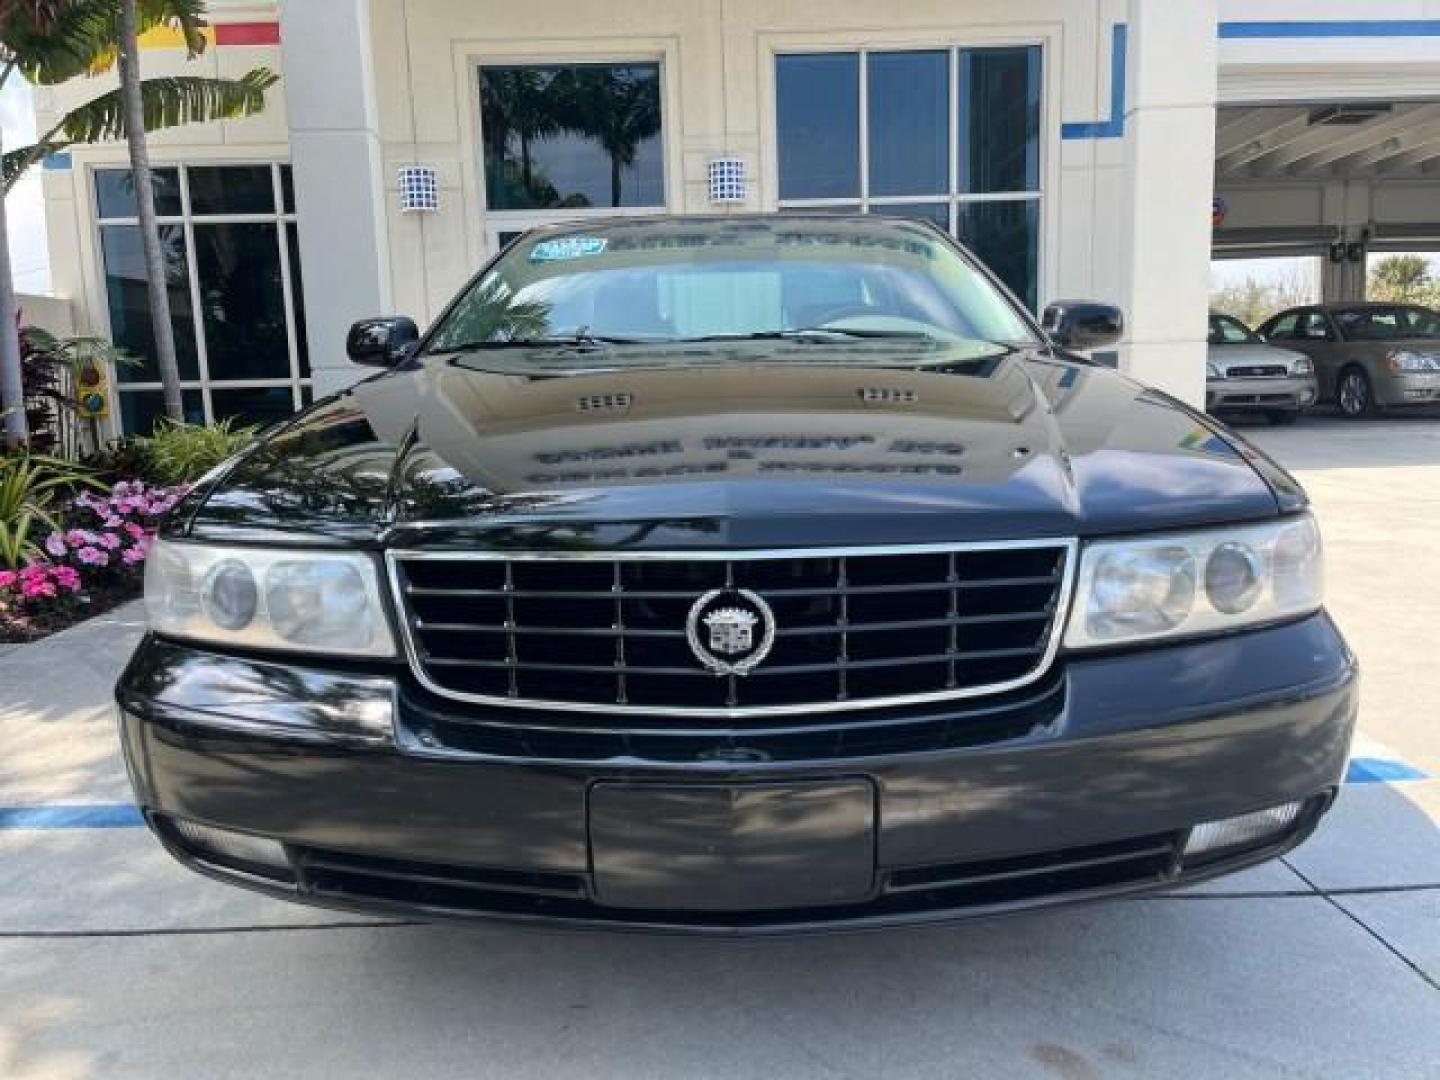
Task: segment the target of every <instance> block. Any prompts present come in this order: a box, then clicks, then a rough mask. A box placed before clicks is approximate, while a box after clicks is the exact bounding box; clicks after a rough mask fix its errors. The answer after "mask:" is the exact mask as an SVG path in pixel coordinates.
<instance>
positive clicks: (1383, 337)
mask: <svg viewBox="0 0 1440 1080" xmlns="http://www.w3.org/2000/svg"><path fill="white" fill-rule="evenodd" d="M1335 321H1336V322H1337V323H1339V324H1340V332H1341V333H1342V334H1344V335H1345V340H1346V341H1400V340H1403V339H1406V338H1440V315H1437V314H1436V313H1435V312H1433V311H1430V310H1429V309H1428V308H1422V307H1365V308H1348V309H1345V310H1342V311H1337V312H1336V313H1335Z"/></svg>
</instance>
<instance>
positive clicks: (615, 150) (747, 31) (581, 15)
mask: <svg viewBox="0 0 1440 1080" xmlns="http://www.w3.org/2000/svg"><path fill="white" fill-rule="evenodd" d="M210 7H211V14H212V18H213V21H214V23H215V24H216V26H215V45H214V47H213V48H211V49H210V50H209V52H208V53H207V54H206V55H205V57H204V58H203V59H202V60H200V61H198V62H197V64H198V65H199V68H198V69H200V70H206V71H209V72H219V73H225V74H238V73H240V72H243V71H245V70H248V69H250V68H253V67H257V66H265V67H270V68H272V69H273V70H275V71H277V72H279V73H280V74H281V75H282V81H281V83H280V84H279V85H278V86H277V87H276V89H275V90H274V91H272V101H271V104H270V107H269V109H268V110H267V112H266V113H265V115H263V116H260V117H256V118H252V119H248V120H244V121H240V122H234V123H223V124H216V125H210V126H207V127H197V128H189V129H182V130H178V131H174V132H167V133H161V134H158V135H156V136H154V137H153V139H152V155H153V157H154V160H155V161H156V162H157V163H158V164H160V165H161V166H163V168H162V169H161V172H160V174H159V175H160V180H161V183H160V187H159V191H160V202H161V207H160V212H161V214H162V222H163V223H164V226H163V232H164V239H165V243H166V245H167V248H168V250H169V251H170V252H171V254H172V264H171V265H172V269H173V285H172V305H173V308H174V311H175V318H176V321H177V337H178V338H179V340H180V350H181V354H182V356H181V360H182V374H183V375H184V377H185V379H186V384H185V385H186V388H187V405H188V407H189V408H190V409H191V410H192V411H193V413H194V415H195V416H196V417H200V416H207V417H208V416H221V415H229V414H239V415H243V416H247V417H270V416H274V415H279V414H284V413H288V412H289V411H291V410H292V409H293V408H295V407H297V406H299V405H301V404H302V403H304V402H305V401H307V400H309V399H310V398H311V397H312V396H313V395H314V394H317V393H324V392H328V391H330V390H333V389H335V388H337V387H340V386H343V385H346V384H348V383H350V382H352V381H353V380H354V379H355V378H356V377H357V376H358V375H359V374H360V372H359V371H358V370H357V369H354V368H352V367H351V366H350V365H348V364H347V362H346V360H345V358H344V353H343V341H344V334H345V330H346V328H347V327H348V325H349V323H350V322H351V321H352V320H353V319H356V318H359V317H362V316H368V315H374V314H389V313H398V314H408V315H411V316H413V317H414V318H415V319H416V320H417V321H418V322H420V323H421V324H422V325H423V324H424V323H425V322H426V321H427V320H429V319H431V318H433V317H434V316H435V315H436V314H437V313H438V312H439V311H440V309H441V307H442V306H443V305H444V304H445V302H446V301H447V299H448V298H449V297H450V296H451V295H452V293H453V292H454V291H455V290H456V289H457V288H458V287H459V286H460V285H461V284H462V283H463V282H464V281H465V280H466V279H467V278H468V277H470V276H471V275H472V274H473V273H474V272H475V271H476V270H477V269H478V268H479V267H480V265H481V264H482V263H483V262H484V260H485V259H486V258H487V257H488V256H489V255H490V254H492V253H493V252H494V251H495V250H496V249H497V246H498V245H499V244H501V243H503V242H504V241H505V240H506V239H507V238H508V237H509V236H510V235H512V234H514V233H516V232H518V231H521V230H523V229H526V228H528V227H531V226H533V225H536V224H539V223H541V222H547V221H555V220H566V219H574V218H579V217H585V216H591V215H606V214H613V213H647V212H661V211H671V212H687V213H707V214H708V213H734V212H739V211H760V210H774V209H777V208H781V207H785V206H835V207H849V208H863V209H866V210H868V211H870V212H874V213H902V214H911V215H920V216H925V217H930V218H933V219H934V220H936V221H937V222H939V223H941V224H942V225H944V226H945V227H946V228H949V229H951V230H953V231H954V232H955V233H956V234H957V235H959V236H960V237H961V238H962V239H963V240H964V241H966V242H967V243H968V244H970V245H971V246H972V247H973V248H974V249H975V250H976V251H977V252H978V253H979V254H980V255H981V256H982V257H984V258H985V259H986V260H987V261H989V262H990V263H991V265H992V266H994V267H995V268H996V270H997V271H998V272H999V273H1000V274H1001V275H1002V277H1004V278H1005V280H1006V281H1007V282H1008V283H1009V284H1010V285H1011V286H1012V288H1013V289H1014V290H1015V291H1016V293H1017V294H1018V295H1020V296H1021V297H1022V299H1024V300H1026V301H1027V302H1029V303H1031V304H1034V305H1035V306H1036V307H1037V309H1038V308H1039V307H1040V306H1043V304H1044V303H1045V302H1046V301H1047V300H1050V299H1054V298H1058V297H1062V296H1064V297H1093V298H1098V299H1104V300H1109V301H1113V302H1115V303H1118V304H1119V305H1120V306H1121V307H1122V308H1123V309H1124V310H1125V312H1126V315H1127V318H1128V324H1129V325H1128V332H1127V336H1126V340H1125V342H1124V343H1123V345H1122V346H1121V348H1120V349H1119V350H1118V355H1117V360H1118V362H1119V364H1120V365H1121V366H1122V367H1123V368H1125V369H1126V370H1129V371H1131V372H1132V373H1133V374H1135V375H1136V376H1137V377H1139V378H1141V379H1142V380H1145V381H1147V382H1151V383H1154V384H1156V385H1159V386H1161V387H1164V388H1166V389H1168V390H1171V391H1172V392H1174V393H1177V394H1179V395H1180V396H1183V397H1186V398H1188V399H1190V400H1192V401H1199V400H1200V398H1201V396H1202V387H1203V380H1204V367H1203V354H1204V336H1205V330H1206V319H1205V311H1206V305H1207V295H1208V291H1209V272H1210V260H1211V256H1212V247H1213V249H1214V250H1216V251H1217V252H1218V253H1219V254H1222V255H1254V254H1262V253H1285V254H1299V255H1305V256H1314V257H1315V258H1316V259H1317V260H1321V261H1323V264H1324V266H1325V270H1324V273H1323V275H1322V280H1323V284H1324V290H1325V293H1326V295H1327V296H1336V297H1338V296H1345V297H1353V296H1357V295H1359V294H1360V293H1361V292H1362V291H1363V288H1364V273H1363V270H1364V258H1365V255H1366V253H1367V251H1368V250H1372V249H1373V250H1381V249H1385V248H1387V247H1388V248H1390V249H1400V248H1404V249H1406V250H1415V249H1433V248H1440V104H1432V102H1437V101H1440V0H1009V2H1007V3H1005V4H995V3H992V2H990V0H891V2H890V3H888V4H876V3H874V2H873V0H863V2H862V0H723V2H722V0H584V2H581V0H533V2H531V3H529V4H521V5H518V6H517V5H513V4H509V3H500V2H498V0H280V2H279V3H274V2H268V3H267V2H265V0H249V2H245V0H228V2H222V0H212V2H211V5H210ZM145 44H146V45H147V49H146V52H145V54H144V58H143V64H144V67H145V73H146V74H147V75H154V74H161V73H166V72H169V71H176V70H180V69H182V68H184V67H186V65H185V63H184V56H183V53H182V52H181V51H180V50H179V49H178V48H177V47H176V46H177V44H178V43H177V42H175V41H174V40H171V39H167V38H166V37H165V36H164V35H152V36H151V37H150V38H149V39H148V40H147V41H146V43H145ZM190 70H197V68H196V67H195V66H194V65H192V66H190ZM94 91H95V84H94V82H93V81H90V80H82V81H80V82H78V83H72V84H67V85H66V86H63V87H60V88H57V89H53V90H42V91H39V92H38V93H37V112H38V113H39V114H40V115H39V127H40V129H41V130H44V129H46V128H47V127H48V126H49V124H47V123H46V120H47V118H49V117H52V116H54V115H56V114H57V113H59V112H60V111H61V110H62V109H63V107H64V106H65V105H66V104H68V103H72V102H74V101H78V100H81V99H83V98H85V97H88V96H90V95H91V94H92V93H93V92H94ZM566 110H568V112H567V111H566ZM577 116H578V117H582V118H583V119H581V120H576V119H575V117H577ZM557 117H559V119H557ZM566 117H568V118H569V119H566ZM577 132H583V133H580V134H577ZM732 158H734V159H739V161H741V162H743V171H744V177H743V179H744V183H743V189H742V190H741V191H740V192H739V193H738V194H739V198H738V200H734V199H731V200H728V201H727V200H720V199H717V198H715V197H714V196H715V195H716V194H717V193H716V192H713V191H712V190H711V185H710V183H709V170H710V167H711V165H712V164H713V163H716V162H717V161H720V160H722V159H732ZM124 163H125V155H124V151H123V148H122V147H119V146H106V147H93V148H83V149H82V148H76V149H75V150H73V151H72V152H71V153H69V154H66V155H61V156H59V157H57V158H56V159H53V160H51V161H48V162H47V163H46V173H45V193H46V205H47V211H48V222H49V237H50V249H51V258H52V277H53V281H54V287H55V291H56V292H57V293H58V294H60V295H61V296H63V297H65V298H67V299H68V300H69V301H70V304H71V315H72V318H73V320H74V322H75V324H76V325H77V327H78V328H80V329H84V330H89V331H94V332H100V333H107V334H110V335H113V336H114V338H115V339H116V340H117V341H119V342H120V343H121V344H123V345H126V346H128V347H129V348H130V349H131V350H132V351H134V352H136V353H137V354H140V355H144V354H145V353H146V352H147V341H148V340H149V328H148V322H149V316H148V309H147V306H146V300H145V291H144V290H145V285H144V280H143V275H142V273H141V265H140V259H139V245H138V236H137V235H136V229H135V226H134V224H133V219H132V215H133V202H132V199H131V195H130V193H129V191H128V187H127V181H126V177H125V174H124V172H123V166H124ZM416 165H419V166H425V167H428V168H429V169H433V170H434V175H435V177H436V179H437V181H438V207H437V208H435V209H433V210H422V211H410V212H407V210H405V209H403V208H402V185H401V179H400V171H401V169H402V168H404V167H407V166H416ZM424 175H425V174H423V173H422V174H421V178H422V179H423V178H424ZM1217 184H1218V192H1217ZM729 194H730V195H731V196H734V195H735V194H736V192H733V191H732V192H730V193H729ZM1212 210H1213V211H1214V217H1215V218H1216V219H1217V222H1218V227H1214V228H1212V225H1214V224H1215V223H1212ZM302 266H303V274H302V272H301V267H302ZM153 377H154V376H153V369H150V370H147V369H146V368H145V367H139V368H132V369H127V370H124V371H121V372H120V373H118V381H117V384H116V394H117V398H116V409H115V413H116V415H117V417H120V418H123V422H124V425H125V426H126V427H128V428H131V429H133V428H135V427H138V426H143V425H145V424H147V423H148V421H149V418H150V417H152V416H153V415H154V414H155V413H156V412H157V411H158V410H159V408H160V394H159V391H158V386H157V384H155V383H154V382H153V381H151V380H153Z"/></svg>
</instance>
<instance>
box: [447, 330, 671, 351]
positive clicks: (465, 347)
mask: <svg viewBox="0 0 1440 1080" xmlns="http://www.w3.org/2000/svg"><path fill="white" fill-rule="evenodd" d="M654 344H658V343H657V342H653V341H646V340H645V339H643V338H628V337H615V336H613V335H610V334H592V333H590V328H589V327H588V326H581V327H578V328H577V329H575V330H573V331H571V332H570V333H568V334H546V335H545V336H544V337H521V338H500V339H496V340H486V341H465V342H461V343H460V344H458V345H437V346H435V347H434V348H432V349H431V350H430V351H431V352H439V353H447V352H484V351H485V350H487V349H539V348H544V347H545V346H547V345H570V346H575V347H578V348H585V347H587V346H590V347H595V346H604V345H654Z"/></svg>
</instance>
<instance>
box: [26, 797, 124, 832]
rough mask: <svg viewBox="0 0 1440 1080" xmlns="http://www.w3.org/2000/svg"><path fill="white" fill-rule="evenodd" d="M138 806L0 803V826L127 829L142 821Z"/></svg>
mask: <svg viewBox="0 0 1440 1080" xmlns="http://www.w3.org/2000/svg"><path fill="white" fill-rule="evenodd" d="M144 824H145V818H144V817H143V816H142V815H141V813H140V808H139V807H138V806H131V805H130V804H129V803H94V804H91V805H88V806H0V829H131V828H134V827H135V826H137V825H144Z"/></svg>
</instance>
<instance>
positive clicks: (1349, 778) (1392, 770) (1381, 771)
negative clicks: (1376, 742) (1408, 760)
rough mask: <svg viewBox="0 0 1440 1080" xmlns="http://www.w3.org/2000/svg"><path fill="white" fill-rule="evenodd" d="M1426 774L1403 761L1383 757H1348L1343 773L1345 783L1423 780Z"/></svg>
mask: <svg viewBox="0 0 1440 1080" xmlns="http://www.w3.org/2000/svg"><path fill="white" fill-rule="evenodd" d="M1425 779H1428V778H1427V776H1426V774H1425V773H1423V772H1421V771H1420V770H1419V769H1417V768H1415V767H1414V766H1412V765H1406V764H1405V763H1404V762H1403V761H1387V760H1386V759H1384V758H1364V757H1357V758H1351V759H1350V768H1349V770H1348V771H1347V772H1346V773H1345V782H1346V783H1347V784H1377V783H1386V782H1388V781H1392V780H1425Z"/></svg>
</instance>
